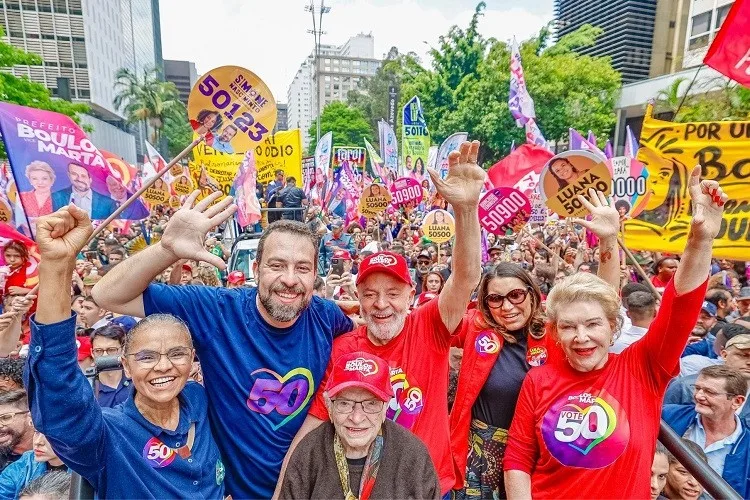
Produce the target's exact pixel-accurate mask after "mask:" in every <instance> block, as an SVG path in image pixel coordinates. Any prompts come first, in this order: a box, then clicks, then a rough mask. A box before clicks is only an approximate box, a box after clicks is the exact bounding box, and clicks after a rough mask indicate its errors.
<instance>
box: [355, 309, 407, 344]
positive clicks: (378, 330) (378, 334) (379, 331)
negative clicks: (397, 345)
mask: <svg viewBox="0 0 750 500" xmlns="http://www.w3.org/2000/svg"><path fill="white" fill-rule="evenodd" d="M362 319H364V320H365V323H366V324H367V332H368V333H369V334H370V335H372V336H373V337H375V338H376V339H378V340H379V341H381V342H383V343H386V342H390V341H391V340H393V339H394V338H395V337H396V336H397V335H398V334H399V333H401V330H402V329H403V328H404V323H406V313H405V312H404V313H401V314H399V313H394V314H393V318H392V319H391V321H390V322H389V323H387V324H376V323H375V322H374V321H373V318H372V315H371V314H364V313H362Z"/></svg>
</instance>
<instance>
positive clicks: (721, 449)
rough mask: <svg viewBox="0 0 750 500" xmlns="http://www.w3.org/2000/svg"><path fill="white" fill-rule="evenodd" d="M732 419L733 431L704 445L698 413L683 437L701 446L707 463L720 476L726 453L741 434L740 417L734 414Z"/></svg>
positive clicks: (702, 430) (704, 434)
mask: <svg viewBox="0 0 750 500" xmlns="http://www.w3.org/2000/svg"><path fill="white" fill-rule="evenodd" d="M734 420H735V424H736V427H735V429H734V432H733V433H731V434H730V435H729V436H727V437H725V438H724V439H721V440H719V441H716V442H715V443H712V444H711V445H710V446H706V430H705V429H704V428H703V424H702V423H701V416H700V415H696V416H695V422H693V425H691V426H690V427H689V428H688V430H687V432H685V436H684V437H685V438H687V439H689V440H691V441H693V442H694V443H696V444H697V445H698V446H700V447H701V448H703V451H704V452H706V458H707V459H708V465H710V466H711V468H712V469H713V470H714V471H716V473H717V474H718V475H720V476H721V475H722V474H723V473H724V462H725V461H726V459H727V455H728V454H729V452H730V451H731V449H732V446H733V445H734V443H736V442H737V440H738V439H739V438H740V434H742V422H741V421H740V418H739V417H738V416H737V415H735V416H734Z"/></svg>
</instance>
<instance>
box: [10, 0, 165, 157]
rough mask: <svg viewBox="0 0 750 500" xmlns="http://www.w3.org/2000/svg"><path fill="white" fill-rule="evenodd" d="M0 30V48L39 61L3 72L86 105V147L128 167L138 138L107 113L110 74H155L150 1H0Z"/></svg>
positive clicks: (157, 57) (154, 14)
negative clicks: (0, 39)
mask: <svg viewBox="0 0 750 500" xmlns="http://www.w3.org/2000/svg"><path fill="white" fill-rule="evenodd" d="M0 25H1V26H2V27H3V29H4V30H5V38H4V41H5V42H7V43H10V44H11V45H13V46H15V47H18V48H21V49H24V50H26V51H27V52H32V53H35V54H37V55H39V56H40V57H41V58H42V59H43V65H42V66H14V67H13V68H10V69H9V71H10V72H12V73H13V74H14V75H16V76H21V75H24V76H27V77H29V78H30V79H31V80H33V81H35V82H39V83H42V84H44V85H45V86H46V87H47V88H49V89H50V90H51V92H52V95H54V96H59V97H68V96H69V97H70V99H71V100H72V101H76V102H85V103H86V104H88V105H89V106H90V108H91V112H90V114H89V115H86V116H83V117H82V121H83V123H85V124H89V125H92V127H93V132H92V133H90V134H89V136H90V138H91V140H92V142H93V143H94V144H96V145H97V146H98V147H100V148H102V149H107V150H109V151H112V152H113V153H116V154H119V155H120V156H122V157H123V158H125V159H126V160H127V161H130V162H133V163H135V161H136V160H137V158H138V156H139V155H138V151H140V147H141V146H142V142H143V141H142V140H141V139H144V138H145V137H144V136H143V131H142V130H138V129H137V128H136V129H135V130H133V129H132V128H131V127H128V126H127V125H126V124H125V121H124V117H123V115H122V114H121V110H118V109H115V108H114V105H113V100H114V98H115V89H114V82H115V73H116V72H117V70H119V69H120V68H128V69H130V70H131V71H134V72H136V73H137V74H141V75H142V74H143V71H144V69H145V68H147V67H152V66H156V67H158V68H161V64H162V55H161V28H160V19H159V2H158V0H3V2H2V3H1V4H0ZM61 79H62V80H61ZM58 82H59V83H60V85H61V86H58ZM67 89H69V94H67ZM136 137H138V140H136Z"/></svg>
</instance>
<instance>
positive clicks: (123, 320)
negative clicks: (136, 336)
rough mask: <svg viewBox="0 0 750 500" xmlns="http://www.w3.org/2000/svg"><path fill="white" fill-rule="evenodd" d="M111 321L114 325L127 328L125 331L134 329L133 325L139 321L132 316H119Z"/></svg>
mask: <svg viewBox="0 0 750 500" xmlns="http://www.w3.org/2000/svg"><path fill="white" fill-rule="evenodd" d="M110 323H111V324H113V325H117V326H119V327H122V329H123V330H125V333H128V332H129V331H130V330H132V329H133V327H134V326H135V325H136V324H137V323H138V321H137V320H136V319H135V318H134V317H132V316H118V317H116V318H115V319H113V320H112V321H111V322H110Z"/></svg>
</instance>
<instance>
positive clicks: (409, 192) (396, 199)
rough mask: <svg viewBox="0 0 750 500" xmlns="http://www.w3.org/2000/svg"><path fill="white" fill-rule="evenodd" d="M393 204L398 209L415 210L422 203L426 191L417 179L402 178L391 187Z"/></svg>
mask: <svg viewBox="0 0 750 500" xmlns="http://www.w3.org/2000/svg"><path fill="white" fill-rule="evenodd" d="M390 190H391V195H393V202H392V203H393V204H394V205H395V206H396V207H406V208H407V209H408V208H414V207H416V206H417V205H419V203H420V202H421V201H422V198H423V197H424V189H423V188H422V186H421V184H419V181H418V180H417V179H412V178H411V177H401V178H399V179H396V180H395V181H393V184H391V187H390Z"/></svg>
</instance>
